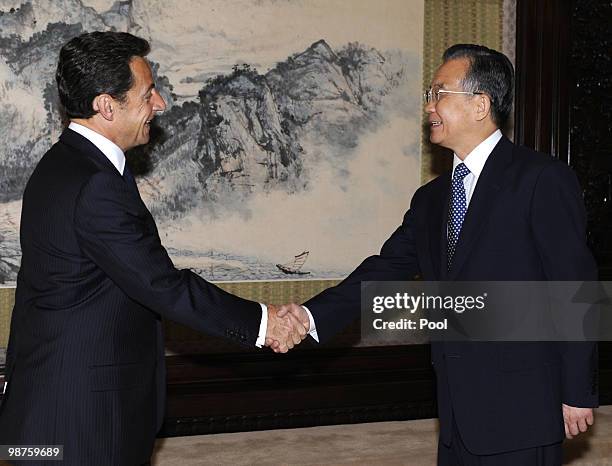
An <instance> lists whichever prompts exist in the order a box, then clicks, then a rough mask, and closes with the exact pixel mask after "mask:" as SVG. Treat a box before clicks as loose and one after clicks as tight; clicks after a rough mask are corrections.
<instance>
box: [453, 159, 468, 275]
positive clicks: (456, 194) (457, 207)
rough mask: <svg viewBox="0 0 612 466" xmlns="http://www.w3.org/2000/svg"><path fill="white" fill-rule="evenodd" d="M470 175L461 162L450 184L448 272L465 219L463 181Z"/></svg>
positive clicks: (465, 207)
mask: <svg viewBox="0 0 612 466" xmlns="http://www.w3.org/2000/svg"><path fill="white" fill-rule="evenodd" d="M469 173H470V170H469V169H468V167H466V166H465V164H464V163H463V162H462V163H460V164H459V165H457V166H456V167H455V173H454V174H453V181H452V183H451V194H452V197H451V201H450V209H449V213H448V230H447V233H448V249H447V253H448V255H447V257H448V264H447V265H448V270H449V271H450V269H451V265H452V263H453V256H454V255H455V249H456V248H457V241H458V240H459V233H461V226H462V225H463V219H464V218H465V212H466V211H467V199H466V196H465V187H464V186H463V179H464V178H465V177H466V176H467V175H468V174H469Z"/></svg>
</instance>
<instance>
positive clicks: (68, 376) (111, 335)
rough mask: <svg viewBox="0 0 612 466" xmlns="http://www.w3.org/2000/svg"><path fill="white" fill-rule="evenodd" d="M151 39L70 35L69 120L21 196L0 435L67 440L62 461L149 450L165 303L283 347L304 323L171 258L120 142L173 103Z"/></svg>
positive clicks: (155, 425)
mask: <svg viewBox="0 0 612 466" xmlns="http://www.w3.org/2000/svg"><path fill="white" fill-rule="evenodd" d="M148 51H149V44H148V42H147V41H145V40H143V39H140V38H137V37H134V36H132V35H130V34H127V33H115V32H104V33H103V32H94V33H88V34H83V35H81V36H79V37H77V38H74V39H72V40H71V41H70V42H68V43H67V44H66V45H65V46H64V47H63V48H62V50H61V52H60V58H59V63H58V67H57V75H56V78H57V84H58V89H59V95H60V99H61V102H62V104H63V106H64V107H65V110H66V113H67V115H68V117H69V118H70V120H71V123H70V126H69V127H68V129H66V130H65V131H64V132H63V133H62V135H61V136H60V140H59V142H57V143H56V144H55V145H54V146H53V147H52V148H51V149H50V150H49V151H48V152H47V153H46V154H45V155H44V157H43V158H42V159H41V161H40V162H39V164H38V165H37V167H36V169H35V170H34V172H33V174H32V176H31V178H30V180H29V182H28V184H27V186H26V189H25V192H24V196H23V208H22V219H21V248H22V254H23V255H22V263H21V269H20V271H19V275H18V279H17V290H16V296H15V307H14V310H13V315H12V321H11V333H10V341H9V346H8V351H7V353H8V354H7V369H6V380H7V381H8V384H7V385H6V386H5V393H4V399H3V403H2V407H1V408H0V444H3V445H63V447H64V452H63V454H64V462H63V464H66V465H75V466H85V465H87V466H93V465H101V466H102V465H104V466H107V465H126V466H134V465H140V464H143V463H146V462H148V461H149V458H150V456H151V452H152V449H153V442H154V439H155V435H156V433H157V431H158V430H159V428H160V426H161V422H162V419H163V409H164V401H165V400H164V398H165V367H164V341H163V335H162V327H161V317H162V316H163V317H168V318H170V319H172V320H175V321H177V322H180V323H182V324H185V325H188V326H190V327H192V328H194V329H197V330H200V331H202V332H206V333H209V334H213V335H218V336H223V337H227V338H229V339H230V340H233V341H235V342H237V343H240V344H244V345H249V346H254V345H256V344H258V345H259V346H261V345H263V343H264V341H265V337H266V336H268V337H270V338H274V340H275V341H278V342H280V345H281V346H282V348H281V350H282V351H286V350H287V349H288V348H290V347H292V346H293V345H294V344H297V343H299V342H300V341H301V339H302V338H303V336H304V335H305V330H304V328H303V327H302V326H301V325H299V323H298V322H297V320H296V319H295V318H293V317H291V318H290V319H289V320H287V319H286V318H285V317H283V318H280V317H277V314H276V311H277V309H275V308H274V307H273V306H269V307H266V306H264V305H260V304H258V303H255V302H251V301H247V300H245V299H242V298H239V297H236V296H233V295H231V294H229V293H226V292H224V291H223V290H221V289H220V288H217V287H216V286H214V285H212V284H210V283H208V282H206V281H204V280H203V279H201V278H200V277H198V276H197V275H195V274H193V273H192V272H190V271H187V270H177V269H175V268H174V266H173V264H172V261H171V260H170V258H169V257H168V255H167V254H166V251H165V250H164V248H163V247H162V245H161V242H160V239H159V236H158V232H157V228H156V226H155V222H154V220H153V218H152V217H151V214H150V213H149V211H148V210H147V208H146V207H145V205H144V204H143V202H142V200H141V199H140V196H139V193H138V188H137V186H136V183H135V181H134V178H133V176H132V175H131V174H130V172H129V169H128V167H127V166H125V156H124V152H125V151H127V150H129V149H131V148H133V147H135V146H138V145H141V144H146V143H147V142H148V140H149V131H150V122H151V120H152V119H153V118H154V116H155V113H156V112H161V111H163V110H164V109H165V102H164V100H163V98H162V97H161V95H160V94H159V93H158V91H157V90H156V89H155V84H154V82H153V78H152V73H151V67H150V66H149V63H148V62H147V61H146V59H145V58H144V57H145V56H146V54H147V53H148ZM37 463H38V461H33V462H32V463H30V464H37Z"/></svg>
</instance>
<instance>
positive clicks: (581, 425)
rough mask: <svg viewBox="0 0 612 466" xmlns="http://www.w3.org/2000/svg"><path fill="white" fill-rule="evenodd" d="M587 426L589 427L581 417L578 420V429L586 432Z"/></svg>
mask: <svg viewBox="0 0 612 466" xmlns="http://www.w3.org/2000/svg"><path fill="white" fill-rule="evenodd" d="M588 428H589V426H587V423H586V419H585V418H581V419H580V420H579V421H578V429H580V432H586V431H587V429H588Z"/></svg>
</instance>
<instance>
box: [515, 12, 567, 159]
mask: <svg viewBox="0 0 612 466" xmlns="http://www.w3.org/2000/svg"><path fill="white" fill-rule="evenodd" d="M570 13H571V2H569V1H567V0H517V3H516V23H517V24H516V87H515V89H516V91H515V92H516V104H515V116H514V141H515V142H516V143H517V144H521V145H525V146H528V147H532V148H533V149H535V150H538V151H540V152H545V153H547V154H551V155H553V156H554V157H557V158H559V159H561V160H564V161H566V162H568V161H569V155H568V154H569V151H568V144H569V94H568V89H569V77H568V75H569V73H568V68H567V67H568V56H569V53H570V50H569V49H570V47H569V43H570V42H569V41H570V22H571V14H570Z"/></svg>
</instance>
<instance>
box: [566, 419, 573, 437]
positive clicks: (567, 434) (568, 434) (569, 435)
mask: <svg viewBox="0 0 612 466" xmlns="http://www.w3.org/2000/svg"><path fill="white" fill-rule="evenodd" d="M564 425H565V438H568V439H572V438H573V437H572V434H570V431H569V427H568V426H567V422H566V423H564Z"/></svg>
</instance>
